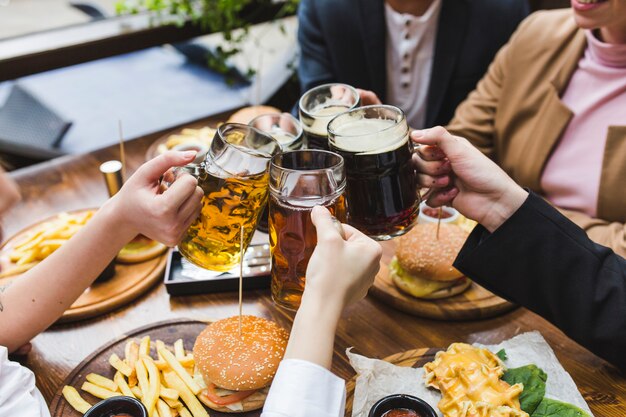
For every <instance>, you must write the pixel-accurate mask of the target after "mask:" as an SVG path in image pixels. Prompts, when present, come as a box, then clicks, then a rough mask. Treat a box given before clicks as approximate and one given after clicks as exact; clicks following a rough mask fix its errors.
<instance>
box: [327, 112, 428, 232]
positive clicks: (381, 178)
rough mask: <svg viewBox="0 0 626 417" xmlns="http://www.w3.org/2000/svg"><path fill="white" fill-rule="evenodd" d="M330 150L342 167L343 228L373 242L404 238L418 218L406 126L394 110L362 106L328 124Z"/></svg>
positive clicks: (414, 181)
mask: <svg viewBox="0 0 626 417" xmlns="http://www.w3.org/2000/svg"><path fill="white" fill-rule="evenodd" d="M328 135H329V145H330V149H331V150H332V151H333V152H336V153H338V154H339V155H341V156H342V157H343V159H344V163H345V165H346V176H347V183H348V185H347V189H346V199H347V206H348V213H347V219H348V224H350V225H352V226H354V227H355V228H357V229H359V230H360V231H361V232H363V233H365V234H367V235H368V236H370V237H371V238H373V239H377V240H388V239H391V238H393V237H394V236H399V235H402V234H404V233H406V232H407V231H408V230H409V229H410V228H411V227H412V226H413V225H414V224H415V222H416V220H417V216H418V214H419V203H420V199H419V194H418V189H417V180H416V177H415V170H414V168H413V165H412V162H411V157H412V153H413V146H412V143H411V141H410V140H409V126H408V124H407V121H406V117H405V116H404V113H403V112H402V110H400V109H399V108H397V107H394V106H383V105H377V106H365V107H360V108H357V109H353V110H350V111H349V112H346V113H342V114H341V115H338V116H337V117H335V118H334V119H333V120H332V121H331V122H330V123H329V124H328Z"/></svg>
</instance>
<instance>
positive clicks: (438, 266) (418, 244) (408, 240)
mask: <svg viewBox="0 0 626 417" xmlns="http://www.w3.org/2000/svg"><path fill="white" fill-rule="evenodd" d="M466 239H467V232H466V231H464V230H463V229H461V228H460V227H459V226H457V225H455V224H445V223H442V224H441V225H440V229H439V239H437V224H435V223H427V224H417V225H415V227H414V228H413V229H412V230H411V231H409V232H408V233H407V234H405V235H404V236H401V237H400V238H399V239H398V246H397V249H396V257H397V259H398V263H399V264H400V266H401V267H402V269H403V270H404V271H406V272H407V273H409V274H410V275H416V276H419V277H420V278H424V279H429V280H432V281H455V280H458V279H459V278H461V277H462V276H463V274H462V273H461V272H459V271H458V270H457V269H456V268H454V267H453V266H452V264H453V263H454V260H455V259H456V256H457V255H458V253H459V251H460V250H461V248H462V247H463V244H464V243H465V240H466Z"/></svg>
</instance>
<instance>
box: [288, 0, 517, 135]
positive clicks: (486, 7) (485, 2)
mask: <svg viewBox="0 0 626 417" xmlns="http://www.w3.org/2000/svg"><path fill="white" fill-rule="evenodd" d="M442 1H443V3H442V8H441V13H440V16H439V22H438V28H437V35H436V41H435V56H434V60H433V68H432V75H431V79H430V82H429V89H428V99H427V105H426V119H425V125H426V127H429V126H434V125H443V124H446V123H448V122H449V121H450V119H451V118H452V116H453V114H454V110H455V109H456V106H457V105H458V104H459V103H460V102H461V101H462V100H463V99H465V97H466V96H467V94H468V93H469V92H470V91H472V90H473V89H474V87H475V86H476V83H477V82H478V80H480V79H481V78H482V76H483V74H484V73H485V72H486V70H487V67H488V66H489V64H490V63H491V61H492V59H493V57H494V56H495V54H496V52H497V51H498V49H500V47H501V46H502V45H503V44H504V43H506V42H507V41H508V39H509V37H510V36H511V34H512V33H513V31H514V30H515V28H516V27H517V25H518V23H519V22H520V21H521V20H522V19H524V17H526V15H527V14H528V12H529V8H528V4H527V2H526V0H442ZM298 18H299V25H300V26H299V29H298V40H299V43H300V49H301V57H300V64H299V71H298V72H299V76H300V83H301V88H302V92H304V91H306V90H308V89H310V88H311V87H314V86H316V85H320V84H324V83H328V82H343V83H346V84H350V85H352V86H354V87H357V88H363V89H366V90H372V91H374V92H375V93H376V94H377V95H378V97H380V98H381V100H383V102H384V101H385V94H386V92H385V87H386V77H387V70H386V62H385V56H386V53H385V43H386V25H385V7H384V0H302V1H301V3H300V6H299V9H298Z"/></svg>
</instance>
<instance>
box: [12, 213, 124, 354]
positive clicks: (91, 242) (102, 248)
mask: <svg viewBox="0 0 626 417" xmlns="http://www.w3.org/2000/svg"><path fill="white" fill-rule="evenodd" d="M123 229H124V228H123V227H120V225H119V224H117V218H116V216H115V213H114V207H113V206H112V205H111V204H109V203H107V204H105V205H104V206H103V207H102V208H101V209H100V210H99V211H98V213H97V214H96V215H95V216H94V217H93V219H91V220H90V221H89V223H87V225H86V226H85V227H84V228H83V229H82V230H81V231H80V232H78V233H77V234H76V236H74V237H73V238H72V239H70V240H69V241H68V242H67V243H66V244H64V245H63V246H61V247H60V248H59V249H58V250H57V251H56V252H55V253H53V254H52V255H50V256H49V257H48V258H47V259H46V260H45V261H43V262H41V263H40V264H39V265H37V266H36V267H35V268H33V269H31V270H30V271H28V272H26V273H25V274H24V275H23V276H22V277H20V278H19V279H17V280H16V281H15V283H14V284H13V285H11V286H10V287H9V288H7V289H6V290H5V291H4V293H2V294H0V345H4V346H7V348H8V349H9V351H13V350H15V349H17V348H18V347H19V346H21V345H23V344H24V343H26V342H28V341H29V340H31V339H32V338H33V337H34V336H36V335H37V334H38V333H40V332H42V331H43V330H45V329H46V328H47V327H49V326H50V325H51V324H52V323H54V322H55V321H56V320H57V319H58V318H59V317H60V316H61V314H63V312H64V311H65V310H66V309H67V308H69V307H70V306H71V305H72V303H73V302H74V301H76V299H77V298H78V297H79V296H80V295H81V294H82V293H83V292H84V291H85V289H86V288H87V287H88V286H89V285H91V283H92V282H93V281H94V280H95V279H96V277H97V276H98V275H99V274H100V273H101V272H102V271H103V270H104V268H105V267H106V266H107V264H108V263H109V262H111V260H112V259H113V258H114V257H115V256H116V254H117V253H118V252H119V250H120V249H121V248H122V247H123V246H124V245H125V244H126V243H127V242H128V241H129V240H130V239H132V237H133V233H132V231H126V230H123Z"/></svg>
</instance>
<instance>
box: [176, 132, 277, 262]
mask: <svg viewBox="0 0 626 417" xmlns="http://www.w3.org/2000/svg"><path fill="white" fill-rule="evenodd" d="M279 150H280V146H279V144H278V142H276V141H275V140H274V139H273V138H272V137H270V136H268V135H266V134H264V133H262V132H260V131H258V130H257V129H254V128H252V127H250V126H246V125H242V124H237V123H227V124H224V125H221V126H220V127H219V128H218V130H217V132H216V133H215V137H214V138H213V141H212V143H211V147H210V148H209V151H208V152H207V155H206V158H205V161H204V162H203V163H202V164H201V165H200V166H198V167H197V168H196V169H195V172H194V173H193V174H194V175H195V176H196V177H197V179H198V186H200V188H202V190H203V191H204V197H203V198H202V210H201V212H200V215H199V216H198V218H197V219H196V220H195V221H194V222H193V223H192V225H191V226H190V227H189V229H188V230H187V232H186V233H185V236H184V237H183V239H182V241H181V242H180V243H179V244H178V250H179V251H180V253H181V254H182V255H183V256H184V257H185V258H187V259H188V260H189V261H191V262H192V263H194V264H196V265H198V266H200V267H202V268H206V269H210V270H213V271H229V270H231V269H232V268H233V267H235V266H236V265H237V264H238V263H239V260H240V256H241V253H242V252H245V250H246V249H247V247H248V245H249V244H250V240H252V235H253V234H254V231H255V228H256V225H257V222H258V219H259V216H260V214H261V211H262V209H263V207H264V205H265V204H266V202H267V196H268V182H269V172H268V167H269V163H270V160H271V157H272V156H273V155H274V154H276V153H278V152H279ZM242 227H243V233H244V236H243V246H244V247H243V248H241V241H242V239H241V230H242Z"/></svg>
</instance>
